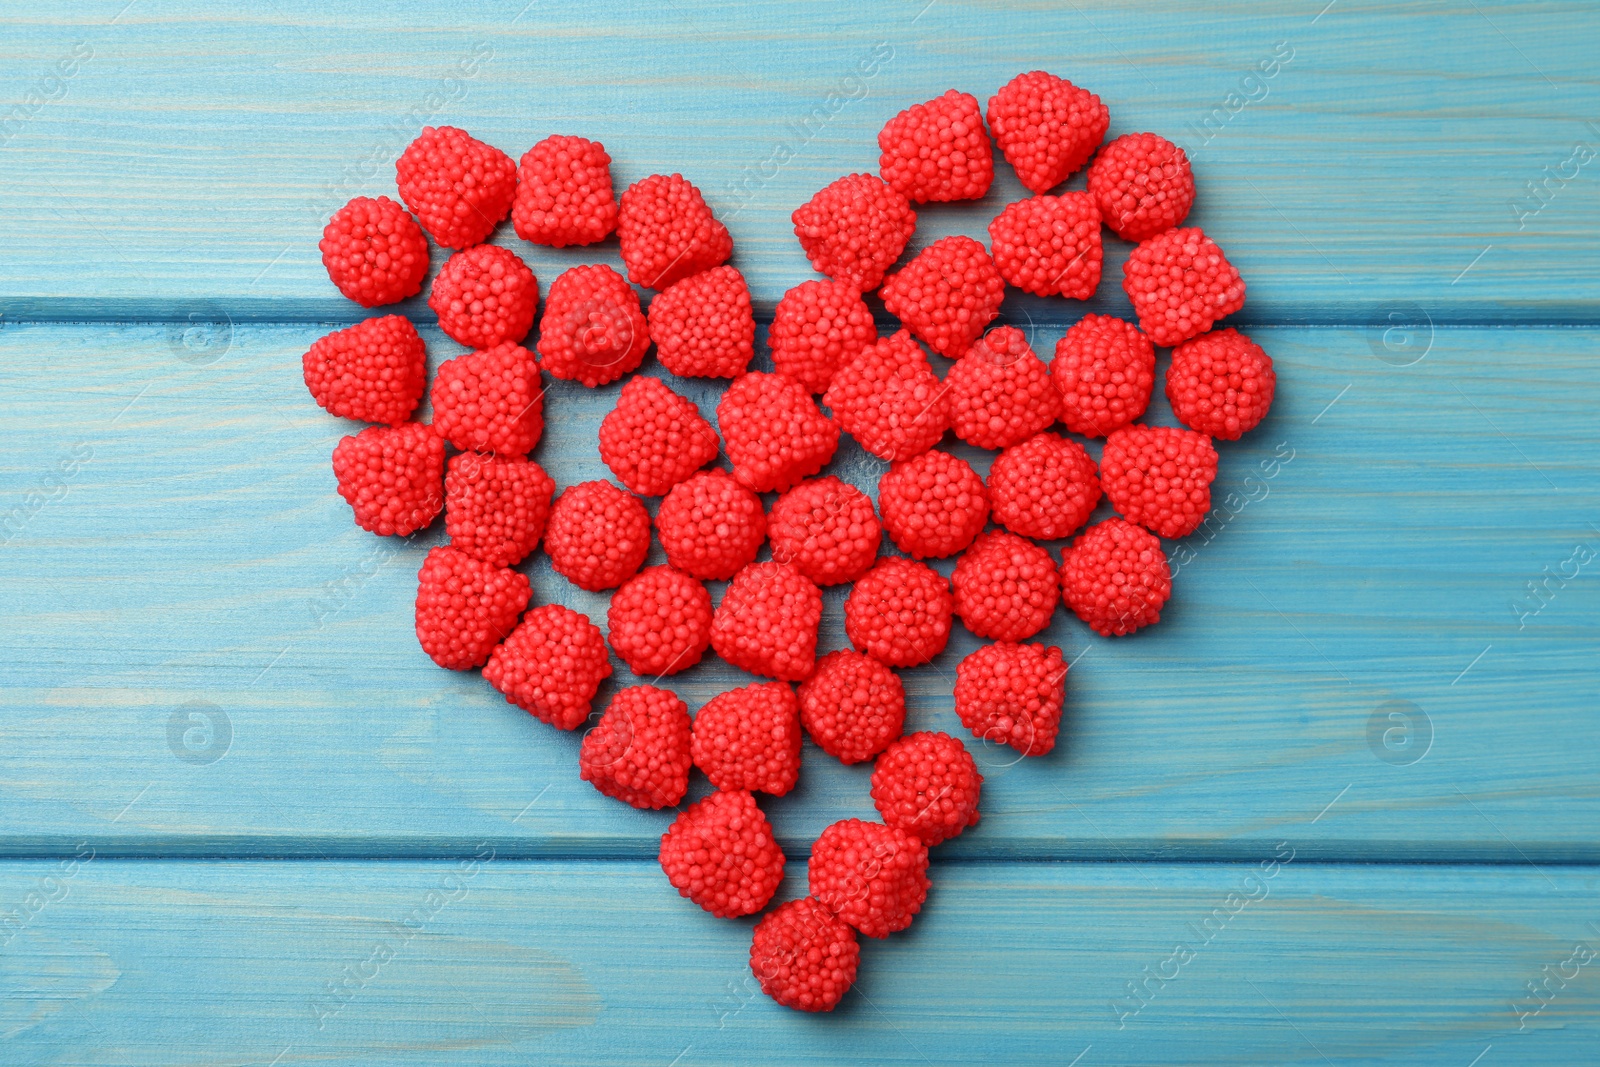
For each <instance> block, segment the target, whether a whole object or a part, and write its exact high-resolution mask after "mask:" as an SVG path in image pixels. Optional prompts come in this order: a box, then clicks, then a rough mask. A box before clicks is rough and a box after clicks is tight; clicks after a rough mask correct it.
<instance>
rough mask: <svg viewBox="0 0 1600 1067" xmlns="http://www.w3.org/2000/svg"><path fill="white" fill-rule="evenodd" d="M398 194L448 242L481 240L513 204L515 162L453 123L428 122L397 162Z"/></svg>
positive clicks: (465, 243) (424, 224)
mask: <svg viewBox="0 0 1600 1067" xmlns="http://www.w3.org/2000/svg"><path fill="white" fill-rule="evenodd" d="M394 175H395V184H396V185H397V186H399V188H400V199H402V200H404V201H405V202H406V206H407V207H409V208H410V209H411V210H412V211H414V212H416V214H417V220H418V221H419V222H421V223H422V228H423V229H425V230H427V231H428V233H429V234H430V235H431V236H432V237H433V239H434V240H435V241H438V242H439V244H440V245H442V246H443V247H445V248H469V247H471V246H472V245H475V244H480V243H482V241H483V239H484V238H486V237H488V236H489V234H490V233H491V232H493V230H494V228H495V225H496V224H498V223H499V221H500V220H501V219H503V218H505V217H506V213H507V212H509V211H510V210H511V200H512V198H513V197H514V196H516V192H517V165H516V164H515V163H513V162H512V161H511V157H510V156H508V155H506V154H505V153H504V152H502V151H500V149H498V148H496V147H494V146H493V145H488V144H484V143H483V142H482V141H480V140H478V139H477V138H475V137H473V136H471V135H470V134H468V133H467V132H466V131H465V130H459V129H456V128H455V127H454V126H439V127H433V126H424V127H423V128H422V133H421V134H420V135H418V137H417V139H416V140H415V141H412V142H411V143H410V144H409V145H407V146H406V150H405V151H404V152H402V153H400V158H399V159H398V160H396V161H395V164H394Z"/></svg>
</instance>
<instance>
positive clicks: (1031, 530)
mask: <svg viewBox="0 0 1600 1067" xmlns="http://www.w3.org/2000/svg"><path fill="white" fill-rule="evenodd" d="M989 501H990V503H991V505H992V506H993V508H994V521H995V522H998V523H999V524H1000V525H1002V526H1004V527H1005V528H1006V529H1008V530H1010V531H1011V532H1012V533H1019V534H1022V535H1023V536H1024V537H1037V538H1040V539H1041V540H1046V541H1048V540H1051V539H1053V538H1057V537H1067V536H1070V535H1071V534H1072V532H1073V531H1074V530H1076V529H1077V528H1078V527H1080V526H1082V525H1083V524H1084V523H1086V522H1088V521H1089V514H1090V512H1092V511H1094V506H1095V505H1096V504H1098V503H1100V480H1099V479H1098V478H1096V477H1095V473H1094V460H1092V459H1090V458H1089V453H1088V452H1086V451H1084V448H1083V446H1082V445H1080V444H1078V442H1076V441H1069V440H1067V439H1066V438H1065V437H1061V436H1059V435H1057V434H1053V433H1041V434H1037V435H1035V436H1033V437H1030V438H1028V439H1027V440H1026V441H1024V442H1022V443H1021V444H1020V445H1012V446H1011V447H1010V448H1008V449H1006V450H1005V451H1004V452H1002V453H1000V454H999V455H998V456H996V457H995V460H994V463H992V464H991V465H990V466H989Z"/></svg>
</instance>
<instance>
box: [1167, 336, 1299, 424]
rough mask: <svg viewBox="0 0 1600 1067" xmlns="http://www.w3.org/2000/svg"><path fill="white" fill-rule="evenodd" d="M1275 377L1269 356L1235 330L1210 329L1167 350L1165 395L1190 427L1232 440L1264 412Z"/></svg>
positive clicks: (1273, 389) (1270, 400) (1173, 410)
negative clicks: (1168, 359)
mask: <svg viewBox="0 0 1600 1067" xmlns="http://www.w3.org/2000/svg"><path fill="white" fill-rule="evenodd" d="M1277 387H1278V376H1277V373H1276V372H1275V371H1274V370H1273V368H1272V357H1271V356H1269V355H1267V353H1266V352H1265V351H1264V350H1263V349H1262V347H1261V346H1260V345H1258V344H1256V343H1255V342H1254V341H1252V340H1250V338H1248V337H1246V336H1245V335H1244V334H1242V333H1240V332H1239V331H1238V330H1212V331H1210V332H1209V333H1203V334H1201V335H1200V336H1199V337H1193V338H1190V339H1189V340H1187V341H1185V342H1183V344H1181V345H1179V346H1178V347H1177V348H1174V349H1173V350H1172V366H1171V367H1169V368H1168V369H1167V399H1168V400H1169V401H1171V403H1172V413H1173V414H1174V415H1176V416H1178V418H1179V419H1180V420H1182V422H1183V424H1184V425H1185V426H1187V427H1189V428H1190V429H1191V430H1199V431H1200V432H1201V433H1206V434H1210V435H1211V436H1212V437H1217V438H1221V439H1222V440H1224V441H1237V440H1238V439H1239V438H1240V437H1243V436H1244V435H1245V434H1247V433H1249V432H1250V431H1251V430H1253V429H1255V428H1256V426H1257V425H1259V424H1260V422H1261V420H1262V419H1264V418H1266V417H1267V410H1268V409H1269V408H1271V407H1272V395H1273V393H1274V392H1276V391H1277Z"/></svg>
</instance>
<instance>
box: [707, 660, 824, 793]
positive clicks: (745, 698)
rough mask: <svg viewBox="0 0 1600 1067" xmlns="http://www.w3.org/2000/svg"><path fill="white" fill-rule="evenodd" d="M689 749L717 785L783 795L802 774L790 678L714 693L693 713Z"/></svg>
mask: <svg viewBox="0 0 1600 1067" xmlns="http://www.w3.org/2000/svg"><path fill="white" fill-rule="evenodd" d="M690 752H691V754H692V755H693V756H694V765H695V766H696V767H699V768H700V770H701V771H703V772H705V776H706V778H708V779H709V780H710V781H711V784H712V785H714V786H716V787H717V788H718V789H748V790H751V791H752V792H758V793H771V794H772V795H773V796H775V797H781V796H783V795H784V794H785V793H787V792H788V791H789V790H791V789H793V788H794V783H795V780H796V779H798V778H799V777H800V704H799V702H798V701H797V700H796V699H795V695H794V689H793V688H791V687H790V685H789V683H788V682H765V683H762V684H759V685H747V686H744V687H743V688H741V689H730V690H729V691H728V692H726V693H720V694H718V695H717V696H714V697H712V698H711V699H710V700H709V701H707V702H706V704H705V706H704V707H702V708H701V709H700V710H699V711H698V712H696V713H695V717H694V732H693V734H692V735H691V738H690Z"/></svg>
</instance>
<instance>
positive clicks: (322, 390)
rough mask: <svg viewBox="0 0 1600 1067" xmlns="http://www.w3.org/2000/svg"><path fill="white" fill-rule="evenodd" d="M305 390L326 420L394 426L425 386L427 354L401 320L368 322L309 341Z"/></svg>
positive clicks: (303, 366) (302, 364)
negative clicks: (352, 420) (327, 418)
mask: <svg viewBox="0 0 1600 1067" xmlns="http://www.w3.org/2000/svg"><path fill="white" fill-rule="evenodd" d="M300 370H301V373H302V375H303V376H304V377H305V382H306V388H307V389H308V390H310V392H311V396H312V398H313V399H314V400H316V402H317V403H318V404H320V405H321V406H322V407H323V408H324V409H326V410H327V412H328V414H330V415H338V416H340V417H342V418H346V419H359V420H360V421H362V422H381V423H386V424H388V425H390V426H398V425H400V424H401V423H403V422H405V421H406V420H407V419H409V418H410V417H411V413H412V412H413V411H415V410H416V407H417V402H418V401H420V400H421V399H422V394H423V392H424V391H425V390H426V389H427V386H428V354H427V351H426V350H425V349H424V347H423V344H422V338H421V336H419V335H418V334H417V329H416V327H415V326H412V325H411V320H410V319H408V318H406V317H405V316H404V315H384V316H381V317H379V318H374V319H367V320H366V321H364V322H358V323H356V324H355V325H354V326H349V327H346V328H345V329H343V330H335V331H334V332H333V333H330V334H328V335H327V336H326V337H323V338H320V339H318V340H316V341H314V342H312V345H311V348H310V349H309V350H307V352H306V354H305V355H304V356H302V357H301V359H300Z"/></svg>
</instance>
